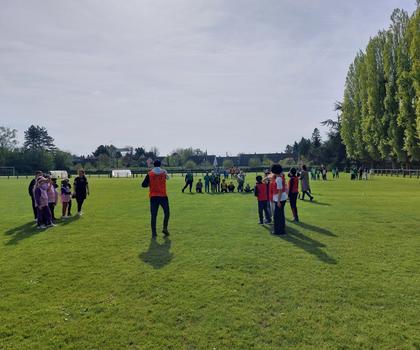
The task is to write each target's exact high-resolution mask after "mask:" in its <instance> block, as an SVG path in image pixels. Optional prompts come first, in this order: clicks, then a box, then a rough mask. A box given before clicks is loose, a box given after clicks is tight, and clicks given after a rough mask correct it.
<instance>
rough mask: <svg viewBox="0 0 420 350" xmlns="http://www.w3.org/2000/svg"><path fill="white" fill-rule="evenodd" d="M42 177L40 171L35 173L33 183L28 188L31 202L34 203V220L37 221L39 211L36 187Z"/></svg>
mask: <svg viewBox="0 0 420 350" xmlns="http://www.w3.org/2000/svg"><path fill="white" fill-rule="evenodd" d="M41 176H42V171H41V170H38V171H37V172H36V173H35V177H34V178H33V179H32V180H31V182H30V183H29V187H28V192H29V197H31V201H32V211H33V213H34V219H35V220H37V219H38V210H37V208H36V204H35V192H34V189H35V185H36V181H37V180H38V178H39V177H41Z"/></svg>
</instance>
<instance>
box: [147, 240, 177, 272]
mask: <svg viewBox="0 0 420 350" xmlns="http://www.w3.org/2000/svg"><path fill="white" fill-rule="evenodd" d="M170 249H171V240H170V239H169V238H168V237H164V242H163V243H162V244H159V243H158V242H157V240H156V239H153V238H152V239H151V240H150V244H149V249H148V250H147V251H146V252H143V253H140V254H139V258H140V259H141V260H143V261H144V262H145V263H146V264H149V265H151V266H152V267H153V268H155V269H161V268H162V267H164V266H166V265H168V264H169V263H170V262H171V260H172V258H173V256H174V255H173V254H172V253H171V252H170Z"/></svg>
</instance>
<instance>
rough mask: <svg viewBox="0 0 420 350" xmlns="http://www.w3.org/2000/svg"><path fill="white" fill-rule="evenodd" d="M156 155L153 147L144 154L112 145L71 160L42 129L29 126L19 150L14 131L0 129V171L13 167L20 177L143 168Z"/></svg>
mask: <svg viewBox="0 0 420 350" xmlns="http://www.w3.org/2000/svg"><path fill="white" fill-rule="evenodd" d="M158 155H159V151H158V149H157V148H156V147H152V148H151V149H150V150H149V151H146V150H145V149H144V148H143V147H138V148H134V147H126V148H123V149H119V148H117V147H115V146H114V145H100V146H99V147H97V149H96V150H95V151H94V152H93V153H92V155H89V156H75V155H72V154H71V153H69V152H65V151H62V150H60V149H58V148H57V147H56V146H55V144H54V138H53V137H51V136H50V135H49V134H48V130H47V129H46V128H45V127H42V126H38V125H36V126H35V125H31V126H30V127H29V128H28V129H27V130H25V132H24V142H23V145H22V146H21V147H19V144H18V141H17V130H16V129H10V128H7V127H4V126H1V127H0V167H14V168H15V170H16V171H17V172H18V173H20V174H27V173H31V172H34V171H36V170H38V169H41V170H44V171H46V170H51V169H60V170H68V171H69V170H76V169H77V168H81V167H84V168H86V169H87V170H89V171H95V170H100V171H108V170H110V169H113V168H118V167H129V168H132V167H138V166H147V161H148V160H149V159H155V158H156V157H157V156H158Z"/></svg>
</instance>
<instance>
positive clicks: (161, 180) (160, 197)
mask: <svg viewBox="0 0 420 350" xmlns="http://www.w3.org/2000/svg"><path fill="white" fill-rule="evenodd" d="M153 166H154V168H153V169H152V170H150V171H149V172H148V174H147V176H146V177H145V179H144V180H143V182H142V184H141V186H142V187H144V188H146V187H149V198H150V215H151V227H152V238H156V236H157V234H156V218H157V214H158V210H159V206H161V207H162V209H163V214H164V216H163V230H162V233H163V234H164V235H165V237H167V236H169V231H168V223H169V200H168V196H167V194H166V180H168V179H169V176H168V173H167V171H166V170H164V169H161V167H160V166H161V162H160V160H155V161H154V163H153Z"/></svg>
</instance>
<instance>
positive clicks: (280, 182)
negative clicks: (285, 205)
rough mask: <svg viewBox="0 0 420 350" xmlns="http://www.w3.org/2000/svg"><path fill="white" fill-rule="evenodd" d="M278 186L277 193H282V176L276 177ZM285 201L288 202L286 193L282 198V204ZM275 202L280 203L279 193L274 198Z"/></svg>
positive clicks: (282, 194) (283, 193)
mask: <svg viewBox="0 0 420 350" xmlns="http://www.w3.org/2000/svg"><path fill="white" fill-rule="evenodd" d="M276 185H277V191H281V190H282V189H283V180H282V178H281V176H277V177H276ZM285 200H287V194H286V192H282V193H281V197H280V202H283V201H285ZM273 201H274V202H278V201H279V195H278V194H277V193H276V194H275V195H274V196H273Z"/></svg>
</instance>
